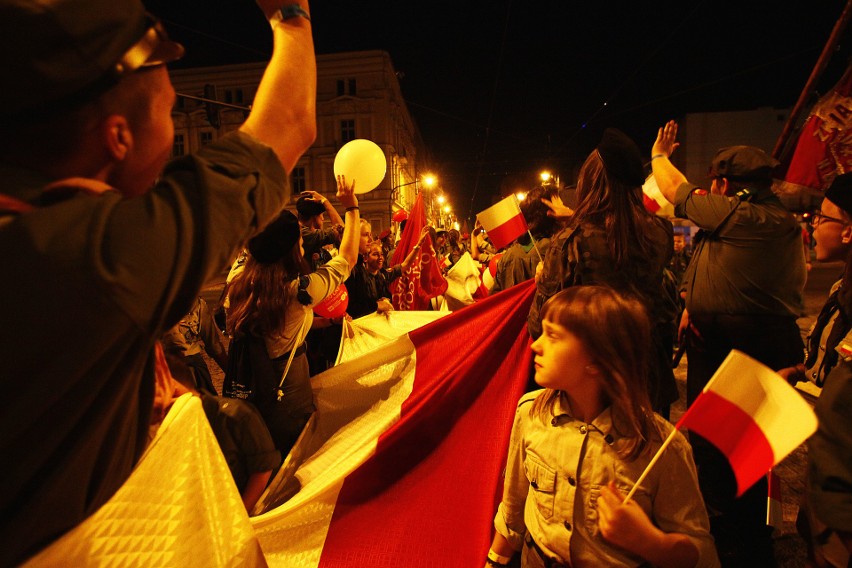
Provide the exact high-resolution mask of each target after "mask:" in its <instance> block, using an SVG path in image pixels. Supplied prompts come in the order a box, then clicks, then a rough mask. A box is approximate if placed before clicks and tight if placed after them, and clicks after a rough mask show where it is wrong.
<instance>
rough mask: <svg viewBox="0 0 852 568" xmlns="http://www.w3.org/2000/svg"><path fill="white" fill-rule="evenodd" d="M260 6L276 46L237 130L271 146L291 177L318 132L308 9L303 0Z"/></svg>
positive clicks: (263, 0)
mask: <svg viewBox="0 0 852 568" xmlns="http://www.w3.org/2000/svg"><path fill="white" fill-rule="evenodd" d="M258 5H259V6H260V9H261V10H262V11H263V13H264V15H265V16H266V18H267V19H268V20H270V22H271V24H272V34H273V38H274V45H273V50H272V58H271V60H270V61H269V65H268V66H267V67H266V71H265V72H264V74H263V79H261V82H260V86H259V87H258V90H257V94H256V95H255V99H254V104H253V105H252V110H251V113H250V114H249V116H248V119H246V121H245V123H244V124H243V125H242V126H241V127H240V130H242V131H243V132H246V133H248V134H251V135H252V136H254V137H255V138H257V139H258V140H260V141H261V142H263V143H265V144H268V145H269V146H271V147H272V149H273V150H275V153H276V154H277V155H278V158H279V159H280V160H281V164H282V165H283V166H284V169H285V170H286V171H287V172H288V173H289V172H291V171H292V170H293V168H294V167H295V165H296V162H297V161H298V159H299V157H300V156H301V155H302V154H303V153H304V152H305V150H307V149H308V148H309V147H310V146H311V144H313V142H314V139H315V138H316V131H317V124H316V91H317V69H316V59H315V57H314V41H313V37H312V35H311V22H310V19H309V18H310V16H309V15H308V14H309V12H310V8H309V7H308V1H307V0H299V2H298V3H296V2H293V1H292V0H291V1H287V0H285V1H284V2H282V1H281V0H258ZM282 6H283V7H284V10H283V13H284V17H283V19H282V16H281V14H282V11H281V8H282Z"/></svg>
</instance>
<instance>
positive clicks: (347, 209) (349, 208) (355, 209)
mask: <svg viewBox="0 0 852 568" xmlns="http://www.w3.org/2000/svg"><path fill="white" fill-rule="evenodd" d="M360 209H361V208H360V207H358V206H357V205H355V206H353V207H347V208H346V212H347V213H349V212H350V211H359V210H360Z"/></svg>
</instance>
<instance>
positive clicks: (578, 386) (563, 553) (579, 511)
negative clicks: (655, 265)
mask: <svg viewBox="0 0 852 568" xmlns="http://www.w3.org/2000/svg"><path fill="white" fill-rule="evenodd" d="M542 320H543V321H542V324H543V326H542V327H543V332H542V335H541V336H540V337H539V338H538V339H537V340H536V341H535V343H533V345H532V350H533V352H534V353H535V380H536V382H537V383H538V384H539V385H541V386H542V387H544V390H539V391H535V392H532V393H528V394H526V395H524V397H523V398H521V400H520V402H519V403H518V409H517V412H516V414H515V423H514V425H513V427H512V437H511V442H510V446H509V458H508V464H507V466H506V478H505V484H504V488H503V501H502V502H501V503H500V507H499V509H498V512H497V515H496V518H495V519H494V525H495V528H496V530H497V532H496V534H495V536H494V541H493V543H492V545H491V550H490V551H489V553H488V560H487V566H492V567H494V566H503V565H506V564H508V562H509V561H510V560H511V557H512V556H513V555H514V553H515V552H517V551H522V553H521V566H522V567H524V568H527V567H538V566H545V567H551V566H573V567H575V568H577V567H581V566H640V565H643V564H645V563H650V564H653V565H655V566H717V565H718V564H719V560H718V558H717V557H716V552H715V549H714V547H713V540H712V538H711V537H710V534H709V522H708V519H707V513H706V511H705V510H704V505H703V501H702V499H701V494H700V493H699V490H698V482H697V479H696V473H695V466H694V465H693V462H692V453H691V451H690V448H689V445H688V443H687V442H686V439H685V438H684V437H683V436H682V435H680V434H678V435H676V438H675V440H674V441H673V443H672V444H671V445H670V446H669V447H668V448H667V449H666V450H665V452H664V453H663V455H662V456H661V458H660V460H659V462H658V463H657V464H656V465H655V466H654V468H653V469H652V470H651V472H650V474H649V475H648V477H646V478H645V480H644V481H643V482H642V485H641V487H640V488H639V489H638V491H637V492H636V493H635V494H634V495H633V497H632V498H631V500H630V501H628V502H627V503H624V502H623V501H624V497H625V496H626V494H627V493H628V492H629V491H630V489H631V488H632V487H633V485H634V483H635V481H636V480H637V479H638V478H639V476H640V475H641V474H642V472H643V471H644V469H645V466H646V465H647V464H648V462H649V461H650V460H651V458H652V457H653V455H654V453H655V452H656V450H657V448H659V447H660V445H661V444H662V441H663V440H664V439H665V438H666V436H668V434H669V433H670V432H671V429H672V426H671V425H670V424H668V423H667V422H666V421H665V420H663V419H662V418H660V417H659V416H657V415H655V414H653V413H652V412H650V411H649V410H648V409H649V408H650V404H649V401H648V395H647V390H646V388H645V381H646V376H647V369H648V352H649V342H650V339H649V336H650V324H649V322H648V318H647V316H646V315H645V311H644V309H643V308H642V306H641V304H639V302H638V301H636V300H631V299H626V298H625V297H622V296H620V295H619V294H617V293H616V292H615V291H613V290H612V289H610V288H606V287H601V286H577V287H572V288H568V289H566V290H563V291H561V292H559V293H558V294H556V295H554V296H553V297H551V298H550V299H549V300H548V301H547V303H546V304H545V305H544V308H543V310H542Z"/></svg>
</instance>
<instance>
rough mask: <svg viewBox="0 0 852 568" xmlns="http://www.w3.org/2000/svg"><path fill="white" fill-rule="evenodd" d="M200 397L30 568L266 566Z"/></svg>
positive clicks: (185, 402) (186, 404)
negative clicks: (100, 501)
mask: <svg viewBox="0 0 852 568" xmlns="http://www.w3.org/2000/svg"><path fill="white" fill-rule="evenodd" d="M266 565H267V564H266V562H265V560H264V558H263V554H262V552H261V549H260V546H259V544H258V541H257V538H256V537H255V534H254V531H253V530H252V526H251V523H250V522H249V517H248V514H247V513H246V510H245V506H244V505H243V502H242V499H241V498H240V494H239V492H238V491H237V487H236V485H234V482H233V478H232V477H231V472H230V470H229V469H228V464H227V463H226V462H225V458H224V457H223V456H222V452H221V450H220V449H219V444H218V442H217V441H216V438H215V436H214V435H213V431H212V430H211V429H210V425H209V423H208V422H207V417H206V416H205V415H204V411H203V410H202V408H201V400H200V399H199V398H198V397H194V396H192V395H189V394H186V395H184V396H182V397H180V398H179V399H177V400H176V401H175V403H174V405H173V406H172V408H171V410H170V411H169V414H168V415H167V416H166V419H165V420H164V422H163V424H162V425H161V426H160V428H159V430H158V431H157V434H156V436H155V437H154V440H153V441H152V442H151V445H150V446H149V447H148V449H147V451H146V452H145V455H144V456H143V457H142V459H141V460H140V462H139V464H138V465H137V466H136V469H135V470H134V471H133V473H132V475H131V476H130V477H129V478H128V480H127V481H126V482H125V483H124V485H122V486H121V488H120V489H119V490H118V491H117V492H116V494H115V495H114V496H113V497H112V499H110V500H109V501H108V502H107V503H106V504H105V505H104V506H103V507H101V508H100V509H98V511H96V512H95V513H94V514H93V515H92V516H91V517H89V518H88V519H86V520H85V521H84V522H83V523H81V524H80V525H78V526H77V527H75V528H74V529H73V530H71V531H70V532H68V533H66V534H65V535H64V536H63V537H62V538H60V539H59V540H57V541H56V542H54V543H53V544H52V545H51V546H49V547H48V548H46V549H45V550H43V551H41V552H40V553H39V554H38V555H36V556H35V557H33V558H31V559H30V561H29V562H27V564H25V566H28V567H36V566H39V567H42V566H98V567H112V566H115V567H124V566H146V567H156V566H205V567H232V566H233V567H236V566H240V567H242V566H247V567H255V566H257V567H259V566H266Z"/></svg>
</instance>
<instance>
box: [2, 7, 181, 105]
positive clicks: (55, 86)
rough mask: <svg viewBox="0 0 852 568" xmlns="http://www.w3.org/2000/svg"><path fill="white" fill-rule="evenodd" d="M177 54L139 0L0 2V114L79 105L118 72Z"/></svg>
mask: <svg viewBox="0 0 852 568" xmlns="http://www.w3.org/2000/svg"><path fill="white" fill-rule="evenodd" d="M182 55H183V46H181V45H180V44H178V43H175V42H173V41H170V40H169V39H168V36H167V35H166V32H165V30H164V29H163V27H162V26H161V25H160V24H159V22H157V21H156V20H155V19H154V18H153V17H152V16H150V15H149V14H147V13H146V12H145V7H144V6H143V5H142V3H141V2H139V0H4V1H3V2H0V69H3V73H4V74H5V76H6V78H7V79H8V80H9V82H10V85H14V88H7V89H3V90H2V94H0V115H2V116H3V117H11V116H14V115H18V114H19V113H22V112H27V111H32V112H44V111H45V110H49V109H53V108H55V107H57V106H59V105H63V106H64V105H68V106H70V105H72V104H75V103H80V102H85V101H88V100H90V99H92V98H93V97H95V96H97V95H98V94H100V93H102V92H104V91H106V90H107V89H109V88H110V87H111V86H112V85H114V84H115V83H116V82H118V80H119V79H120V78H121V77H122V76H125V75H128V74H130V73H133V72H134V71H136V70H138V69H140V68H142V67H150V66H154V65H161V64H164V63H168V62H170V61H174V60H176V59H178V58H180V57H181V56H182Z"/></svg>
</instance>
